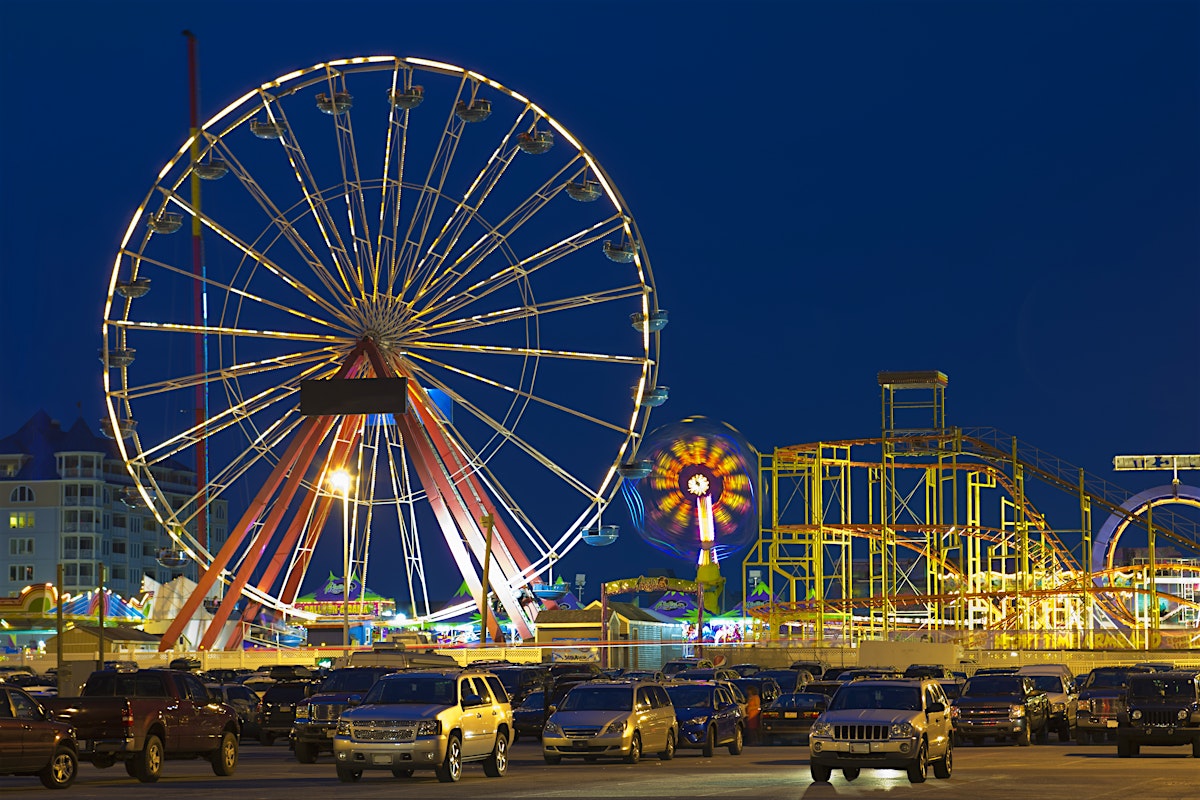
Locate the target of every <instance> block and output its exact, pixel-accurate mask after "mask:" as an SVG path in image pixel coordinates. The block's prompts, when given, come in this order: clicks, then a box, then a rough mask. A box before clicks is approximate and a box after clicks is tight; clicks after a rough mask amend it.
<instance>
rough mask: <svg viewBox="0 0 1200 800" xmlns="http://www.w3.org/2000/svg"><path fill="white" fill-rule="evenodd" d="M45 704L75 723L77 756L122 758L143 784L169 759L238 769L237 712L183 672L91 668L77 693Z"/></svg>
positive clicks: (104, 762)
mask: <svg viewBox="0 0 1200 800" xmlns="http://www.w3.org/2000/svg"><path fill="white" fill-rule="evenodd" d="M45 705H46V707H47V711H48V712H49V713H50V715H51V717H52V718H54V719H56V720H60V721H62V722H67V723H69V724H70V725H71V726H72V727H74V728H75V736H76V741H77V742H78V745H79V757H80V759H81V760H85V761H91V762H92V763H93V764H95V765H96V766H97V767H100V768H105V767H111V766H113V765H114V764H116V763H117V762H118V761H123V762H125V771H126V772H128V773H129V774H130V775H131V776H132V777H135V778H137V779H138V780H139V781H142V782H143V783H152V782H154V781H156V780H158V778H159V776H160V775H161V774H162V768H163V761H165V760H167V759H176V758H204V759H207V760H208V761H210V762H211V763H212V768H213V772H214V773H216V774H217V775H232V774H233V772H234V770H235V769H236V768H237V762H238V733H239V731H238V719H237V714H236V713H235V712H234V711H233V709H231V708H230V707H229V706H227V705H225V704H223V703H217V702H214V701H213V700H211V699H210V697H209V694H208V690H207V689H206V688H205V686H204V684H203V683H201V682H200V679H199V678H197V677H196V676H195V675H192V674H191V673H188V672H180V671H177V670H169V669H142V670H137V671H136V672H117V671H115V670H103V671H100V672H93V673H92V674H91V675H90V676H89V677H88V679H87V683H85V684H84V685H83V690H82V692H81V693H80V696H79V697H57V698H47V699H46V703H45Z"/></svg>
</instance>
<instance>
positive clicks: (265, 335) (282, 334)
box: [110, 319, 355, 347]
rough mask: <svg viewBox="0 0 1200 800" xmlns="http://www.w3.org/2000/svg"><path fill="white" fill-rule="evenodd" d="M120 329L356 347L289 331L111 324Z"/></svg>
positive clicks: (345, 341) (322, 336)
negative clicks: (324, 343) (325, 343)
mask: <svg viewBox="0 0 1200 800" xmlns="http://www.w3.org/2000/svg"><path fill="white" fill-rule="evenodd" d="M110 324H111V325H113V326H114V327H116V328H118V329H127V330H143V331H162V332H165V333H194V334H204V335H208V336H245V337H248V338H252V339H279V340H282V341H292V342H328V343H331V344H338V345H342V346H347V347H353V346H354V341H355V340H354V339H353V338H350V337H347V336H331V335H328V334H322V333H295V332H293V333H288V332H287V331H255V330H250V329H248V328H225V327H221V326H213V325H185V324H183V323H177V322H142V321H138V320H131V319H117V320H112V321H111V322H110Z"/></svg>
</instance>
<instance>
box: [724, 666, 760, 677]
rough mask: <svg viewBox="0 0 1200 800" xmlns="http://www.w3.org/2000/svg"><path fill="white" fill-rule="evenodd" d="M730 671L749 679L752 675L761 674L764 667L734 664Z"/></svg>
mask: <svg viewBox="0 0 1200 800" xmlns="http://www.w3.org/2000/svg"><path fill="white" fill-rule="evenodd" d="M730 669H731V670H733V671H734V672H736V673H737V674H738V675H741V676H742V677H743V678H749V677H750V676H752V675H757V674H758V673H760V672H762V671H763V669H764V667H762V666H761V665H759V664H734V665H733V666H731V667H730Z"/></svg>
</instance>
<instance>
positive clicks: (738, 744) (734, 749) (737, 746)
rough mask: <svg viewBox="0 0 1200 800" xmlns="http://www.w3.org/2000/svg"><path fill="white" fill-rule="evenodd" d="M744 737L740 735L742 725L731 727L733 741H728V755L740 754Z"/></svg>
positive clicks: (744, 741) (744, 740)
mask: <svg viewBox="0 0 1200 800" xmlns="http://www.w3.org/2000/svg"><path fill="white" fill-rule="evenodd" d="M745 743H746V739H745V737H744V736H743V735H742V726H741V725H738V726H737V727H736V728H734V729H733V741H732V742H730V743H729V755H731V756H740V755H741V754H742V747H743V746H744V745H745Z"/></svg>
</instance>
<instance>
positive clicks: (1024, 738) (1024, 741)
mask: <svg viewBox="0 0 1200 800" xmlns="http://www.w3.org/2000/svg"><path fill="white" fill-rule="evenodd" d="M1017 744H1018V745H1020V746H1021V747H1029V745H1031V744H1033V739H1032V738H1031V737H1030V735H1029V728H1025V729H1024V730H1023V731H1021V732H1020V733H1019V734H1017Z"/></svg>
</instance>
